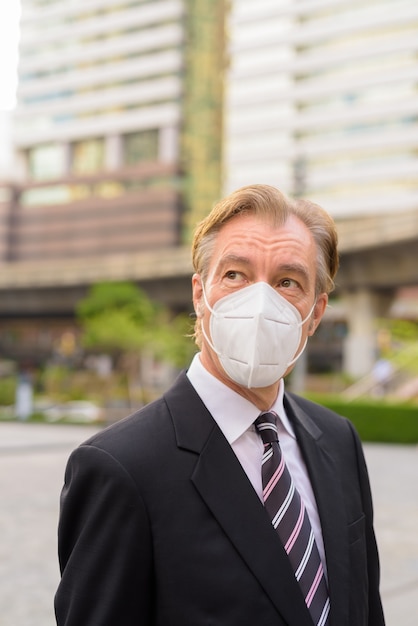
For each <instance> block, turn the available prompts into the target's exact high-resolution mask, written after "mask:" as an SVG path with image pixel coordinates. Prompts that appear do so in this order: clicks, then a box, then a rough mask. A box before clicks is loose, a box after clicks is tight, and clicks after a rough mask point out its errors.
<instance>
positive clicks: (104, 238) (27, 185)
mask: <svg viewBox="0 0 418 626" xmlns="http://www.w3.org/2000/svg"><path fill="white" fill-rule="evenodd" d="M223 12H224V5H223V1H220V2H212V1H211V0H202V1H201V2H199V3H195V2H193V1H192V0H135V1H133V0H88V2H85V1H84V0H73V1H72V2H66V1H65V0H49V1H47V0H22V17H21V35H20V44H19V50H20V55H19V56H20V60H19V87H18V94H17V108H16V111H15V114H14V147H15V151H16V157H17V167H16V168H15V176H14V181H13V184H12V186H11V187H10V181H9V180H7V181H0V186H1V184H3V192H2V194H1V197H0V264H6V265H7V272H1V276H2V279H1V280H0V290H1V294H2V295H1V297H0V321H1V320H3V321H2V326H3V328H6V329H7V334H8V336H10V324H13V325H15V324H16V320H18V319H22V320H23V321H22V323H24V321H25V320H27V319H28V318H31V319H32V322H33V320H34V319H35V318H41V319H43V318H45V316H46V315H52V316H54V315H55V316H56V315H58V316H62V317H66V318H67V319H70V318H71V316H73V315H74V305H75V303H76V302H77V300H78V299H79V298H80V297H82V295H83V294H84V293H85V292H86V290H87V289H88V287H89V286H90V285H91V284H92V283H94V282H98V281H100V280H123V279H126V280H134V281H137V282H140V283H142V284H143V286H144V283H145V287H146V288H147V289H148V291H149V293H150V295H151V296H152V297H157V298H158V299H160V300H162V301H163V302H165V304H168V305H169V306H172V307H174V308H184V307H186V306H190V284H189V277H190V269H191V266H190V253H189V250H188V249H186V248H185V247H184V246H183V244H184V243H185V241H186V240H187V238H188V235H189V232H190V229H191V227H193V226H194V224H195V223H196V222H197V221H198V220H199V219H200V218H201V217H202V216H203V215H204V214H205V213H206V211H207V208H208V206H211V205H212V204H213V202H214V201H215V200H217V199H218V198H219V195H220V186H221V183H220V181H221V140H222V136H221V131H222V124H221V115H222V63H223V29H224V14H223ZM179 281H180V283H181V285H179ZM183 284H184V285H186V284H187V291H186V287H183ZM0 331H1V328H0ZM5 332H6V331H5ZM0 334H1V332H0Z"/></svg>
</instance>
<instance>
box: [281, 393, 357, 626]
mask: <svg viewBox="0 0 418 626" xmlns="http://www.w3.org/2000/svg"><path fill="white" fill-rule="evenodd" d="M285 407H286V412H287V414H288V416H289V418H290V419H291V420H292V423H293V426H294V428H295V432H296V437H297V439H298V443H299V446H300V448H301V450H302V454H303V457H304V460H305V463H306V467H307V470H308V473H309V478H310V480H311V484H312V488H313V491H314V494H315V498H316V503H317V507H318V512H319V517H320V521H321V527H322V535H323V540H324V546H325V553H326V560H327V570H328V581H329V594H330V603H331V612H330V618H331V624H333V625H337V626H346V625H347V626H348V621H347V620H348V597H349V594H348V591H349V567H350V563H349V552H348V545H349V544H348V527H347V518H346V511H345V505H344V500H343V495H342V487H341V485H340V483H339V481H338V472H337V469H336V466H335V462H334V460H333V458H332V453H330V452H329V451H328V450H327V449H326V448H325V442H324V439H323V436H322V431H321V430H320V429H319V428H318V426H317V425H316V424H315V422H313V421H312V419H311V418H310V417H309V416H308V415H307V414H306V413H305V412H304V411H303V409H302V408H301V407H300V406H299V405H298V403H297V399H295V398H294V397H290V396H289V395H288V394H286V395H285Z"/></svg>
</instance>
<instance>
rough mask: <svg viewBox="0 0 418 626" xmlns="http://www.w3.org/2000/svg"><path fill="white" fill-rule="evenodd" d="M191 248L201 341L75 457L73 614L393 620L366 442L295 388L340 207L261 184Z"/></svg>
mask: <svg viewBox="0 0 418 626" xmlns="http://www.w3.org/2000/svg"><path fill="white" fill-rule="evenodd" d="M192 251H193V263H194V269H195V274H194V275H193V279H192V290H193V303H194V308H195V312H196V316H197V321H196V329H195V338H196V342H197V345H198V346H199V347H200V352H199V353H198V354H197V355H196V356H195V358H194V360H193V362H192V364H191V366H190V368H189V370H188V371H187V372H185V373H182V374H180V376H179V378H178V379H177V380H176V382H175V383H174V385H173V386H172V387H171V389H169V390H168V391H167V393H165V394H164V395H163V396H162V397H161V398H160V399H159V400H157V401H156V402H153V403H152V404H150V405H148V406H147V407H145V408H143V409H142V410H140V411H138V412H137V413H135V414H134V415H132V416H130V417H127V418H126V419H125V420H122V421H121V422H119V423H117V424H115V425H113V426H111V427H110V428H108V429H106V430H104V431H102V432H100V433H99V434H97V435H95V436H94V437H92V438H91V439H90V440H89V441H87V442H86V443H84V444H83V445H81V446H80V447H79V448H77V449H76V450H75V451H74V452H73V454H72V456H71V457H70V459H69V462H68V466H67V470H66V476H65V485H64V489H63V493H62V502H61V505H62V506H61V517H60V524H59V557H60V565H61V570H62V580H61V583H60V585H59V588H58V591H57V595H56V615H57V623H58V625H59V626H140V625H141V626H203V625H204V626H209V625H210V626H284V625H287V626H312V624H315V625H317V626H383V625H384V618H383V612H382V607H381V602H380V596H379V562H378V554H377V548H376V542H375V536H374V531H373V513H372V501H371V494H370V489H369V482H368V476H367V470H366V466H365V461H364V457H363V453H362V449H361V445H360V442H359V439H358V437H357V435H356V433H355V431H354V429H353V427H352V426H351V424H350V423H349V422H348V421H347V420H346V419H344V418H342V417H340V416H338V415H336V414H334V413H332V412H330V411H329V410H326V409H324V408H322V407H320V406H318V405H316V404H313V403H312V402H309V401H307V400H305V399H302V398H300V397H297V396H295V395H292V394H290V393H287V392H285V390H284V382H283V379H284V377H285V376H286V374H288V373H289V372H290V370H291V369H292V366H293V364H294V363H295V361H296V359H297V358H298V356H300V354H301V353H302V351H303V349H304V347H305V345H306V342H307V340H308V338H309V337H310V336H311V335H312V334H313V333H314V332H315V329H316V328H317V326H318V324H319V323H320V320H321V318H322V316H323V314H324V311H325V308H326V305H327V301H328V293H329V292H330V290H331V289H332V286H333V278H334V276H335V273H336V271H337V266H338V256H337V237H336V232H335V227H334V224H333V222H332V220H331V218H330V217H329V216H328V214H327V213H326V212H325V211H323V209H321V208H320V207H318V206H317V205H314V204H313V203H310V202H308V201H302V200H298V201H295V200H291V199H289V198H287V197H285V196H284V195H283V194H282V193H281V192H280V191H278V190H277V189H275V188H273V187H269V186H266V185H253V186H248V187H244V188H242V189H239V190H238V191H236V192H234V193H232V194H231V195H230V196H228V197H226V198H225V199H224V200H222V201H221V202H219V203H218V204H217V205H216V206H215V207H214V209H213V210H212V212H211V213H210V214H209V215H208V216H207V218H206V219H204V220H203V222H202V223H201V224H200V225H199V226H198V227H197V229H196V233H195V237H194V241H193V250H192Z"/></svg>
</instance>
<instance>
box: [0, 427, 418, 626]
mask: <svg viewBox="0 0 418 626" xmlns="http://www.w3.org/2000/svg"><path fill="white" fill-rule="evenodd" d="M94 430H95V428H94V427H91V426H85V427H84V426H63V425H51V426H50V425H41V424H39V425H38V424H18V423H17V424H11V423H0V498H1V499H0V502H1V508H0V580H1V585H0V626H54V625H55V619H54V615H53V608H52V605H53V595H54V592H55V589H56V586H57V583H58V580H59V574H58V564H57V557H56V525H57V517H58V499H59V492H60V490H61V486H62V480H63V474H64V467H65V463H66V460H67V457H68V454H69V453H70V451H71V450H72V449H73V448H74V447H75V446H76V445H77V444H78V443H80V442H81V441H83V440H84V439H85V438H86V437H87V436H88V435H89V434H90V433H92V432H94ZM365 451H366V457H367V461H368V465H369V471H370V477H371V483H372V488H373V492H374V500H375V518H376V524H375V526H376V533H377V538H378V542H379V546H380V556H381V563H382V597H383V602H384V606H385V613H386V621H387V626H415V625H416V624H417V616H416V607H415V602H416V600H417V598H418V488H417V481H418V447H417V446H384V445H367V446H366V447H365ZM353 626H355V625H353Z"/></svg>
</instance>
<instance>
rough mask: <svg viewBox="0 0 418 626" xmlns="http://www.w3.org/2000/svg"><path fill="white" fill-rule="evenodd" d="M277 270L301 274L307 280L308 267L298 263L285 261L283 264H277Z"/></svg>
mask: <svg viewBox="0 0 418 626" xmlns="http://www.w3.org/2000/svg"><path fill="white" fill-rule="evenodd" d="M277 270H278V271H280V272H289V273H291V274H292V273H295V274H300V275H301V276H304V277H305V278H306V279H307V280H308V279H309V271H308V269H307V268H306V267H305V266H304V265H301V264H300V263H285V264H283V265H279V266H278V268H277Z"/></svg>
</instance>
